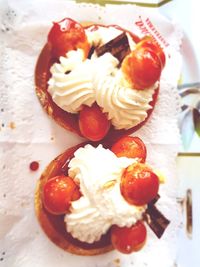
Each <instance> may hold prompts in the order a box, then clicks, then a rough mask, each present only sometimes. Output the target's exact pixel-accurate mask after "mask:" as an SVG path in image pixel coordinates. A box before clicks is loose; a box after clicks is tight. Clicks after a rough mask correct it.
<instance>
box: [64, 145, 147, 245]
mask: <svg viewBox="0 0 200 267" xmlns="http://www.w3.org/2000/svg"><path fill="white" fill-rule="evenodd" d="M101 162H102V164H103V167H102V168H101V166H99V163H101ZM134 162H136V160H135V159H130V158H126V157H121V158H118V157H117V156H116V155H115V154H114V153H113V152H112V151H110V150H108V149H104V148H103V147H102V145H99V146H98V147H97V148H95V147H93V146H91V145H86V146H85V147H84V148H79V149H78V150H77V151H76V152H75V155H74V158H73V159H72V160H71V161H70V163H69V176H70V177H72V178H74V179H75V180H76V181H77V182H78V183H80V190H81V192H82V194H83V196H82V197H81V198H80V199H78V200H76V201H73V202H72V206H71V210H70V213H69V214H66V215H65V222H66V228H67V231H68V232H70V233H71V235H72V236H73V237H74V238H77V239H79V240H80V241H83V242H87V243H93V242H94V241H98V240H99V239H100V238H101V236H102V235H103V234H105V233H106V232H107V231H108V229H109V228H110V227H111V226H112V225H113V224H116V225H118V226H121V227H123V226H127V227H130V226H131V225H133V224H134V223H136V222H137V221H138V220H139V219H141V217H142V214H143V212H144V211H145V208H146V206H140V207H139V206H134V205H130V204H129V203H128V202H126V201H125V200H124V198H123V197H122V195H121V192H120V179H121V176H122V174H123V171H124V170H125V168H126V167H128V166H129V165H131V164H132V163H134Z"/></svg>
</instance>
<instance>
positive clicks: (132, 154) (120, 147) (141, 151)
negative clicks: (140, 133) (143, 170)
mask: <svg viewBox="0 0 200 267" xmlns="http://www.w3.org/2000/svg"><path fill="white" fill-rule="evenodd" d="M111 150H112V152H114V153H115V155H117V157H127V158H138V159H139V161H140V162H145V159H146V154H147V152H146V146H145V144H144V143H143V142H142V140H141V139H140V138H139V137H135V136H134V137H132V136H124V137H122V138H121V139H119V140H118V141H117V142H116V143H115V144H114V145H113V146H112V148H111Z"/></svg>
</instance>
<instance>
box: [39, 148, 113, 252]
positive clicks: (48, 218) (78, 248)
mask: <svg viewBox="0 0 200 267" xmlns="http://www.w3.org/2000/svg"><path fill="white" fill-rule="evenodd" d="M85 145H86V143H82V144H80V145H77V146H75V147H72V148H70V149H68V150H66V151H65V152H64V153H62V154H61V155H59V156H58V157H56V158H55V159H54V160H53V161H51V162H50V164H49V165H48V166H47V168H46V169H45V170H44V172H43V173H42V175H41V177H40V179H39V181H38V183H37V187H36V191H35V212H36V216H37V218H38V221H39V223H40V225H41V227H42V229H43V231H44V232H45V234H46V235H47V236H48V238H49V239H50V240H51V241H52V242H53V243H54V244H55V245H57V246H59V247H60V248H62V249H64V250H65V251H67V252H70V253H72V254H76V255H82V256H93V255H99V254H103V253H106V252H109V251H111V250H113V247H112V245H111V241H110V232H109V231H108V232H107V234H105V235H104V236H102V238H101V239H100V240H99V241H98V242H94V243H92V244H88V243H84V242H81V241H79V240H77V239H75V238H73V237H72V236H71V235H70V233H67V231H66V226H65V222H64V215H53V214H50V213H49V212H48V211H47V210H46V209H45V208H44V206H43V204H42V191H43V186H44V184H45V183H46V181H47V180H48V179H50V178H52V177H54V176H57V175H61V174H67V170H68V163H69V161H70V159H71V158H72V157H73V155H74V152H75V151H76V150H77V149H78V148H80V147H83V146H85Z"/></svg>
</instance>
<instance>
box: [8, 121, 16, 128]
mask: <svg viewBox="0 0 200 267" xmlns="http://www.w3.org/2000/svg"><path fill="white" fill-rule="evenodd" d="M9 127H10V129H12V130H13V129H15V128H16V124H15V123H14V122H13V121H11V122H10V123H9Z"/></svg>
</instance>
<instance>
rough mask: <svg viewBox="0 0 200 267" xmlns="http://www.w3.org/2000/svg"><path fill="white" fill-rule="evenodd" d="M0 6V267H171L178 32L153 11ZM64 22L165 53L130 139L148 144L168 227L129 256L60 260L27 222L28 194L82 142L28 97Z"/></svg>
mask: <svg viewBox="0 0 200 267" xmlns="http://www.w3.org/2000/svg"><path fill="white" fill-rule="evenodd" d="M0 5H1V8H0V21H1V25H0V40H1V42H0V48H1V50H0V59H1V64H0V84H1V86H0V94H1V98H0V122H1V126H0V143H1V150H0V153H1V162H0V169H1V180H0V266H4V267H7V266H8V267H27V266H29V267H31V266H33V267H40V266H41V267H44V266H48V267H54V266H59V267H62V266H63V267H64V266H70V267H79V266H81V267H84V266H86V267H94V266H101V267H109V266H122V267H123V266H126V267H128V266H137V267H142V266H148V267H157V266H162V267H170V266H173V263H174V260H175V258H176V248H177V247H176V239H177V229H178V228H179V226H180V214H179V208H178V205H177V204H176V189H177V179H176V166H175V158H176V154H177V151H178V145H179V131H178V128H177V113H178V111H179V99H178V94H177V92H176V84H177V80H178V78H179V74H180V68H181V57H180V54H179V46H180V43H181V31H180V30H179V28H178V27H177V26H176V25H174V24H173V23H172V22H170V21H168V20H167V19H165V18H164V17H162V16H161V15H160V14H159V13H158V12H157V10H152V9H148V8H146V9H145V8H141V7H136V6H133V5H120V6H113V5H107V6H105V7H100V6H98V5H92V4H80V5H77V4H75V3H73V2H69V1H66V0H65V1H62V0H59V1H58V0H57V1H56V0H48V1H47V0H43V1H36V0H34V1H27V0H18V1H14V0H10V1H1V3H0ZM64 17H71V18H73V19H75V20H78V21H86V20H87V21H94V22H98V23H103V24H118V25H120V26H122V27H124V28H127V29H129V30H131V31H133V32H134V33H136V34H137V35H139V36H142V35H143V34H142V31H144V30H145V31H149V32H150V33H152V34H153V35H154V36H155V37H156V38H158V36H159V38H158V41H160V40H162V41H161V44H163V42H164V44H165V46H166V47H165V52H166V55H167V64H166V67H165V70H164V72H163V75H162V79H161V86H160V87H161V88H160V94H159V99H158V102H157V104H156V107H155V110H154V112H153V115H152V116H151V118H150V120H149V121H148V122H147V123H146V124H145V126H144V127H143V128H141V129H140V130H139V131H137V132H136V133H135V134H134V135H138V136H140V137H141V138H142V139H143V140H144V142H145V143H146V144H147V148H148V162H149V163H150V164H152V165H153V166H155V167H156V168H159V169H160V170H162V172H163V173H164V174H165V175H166V177H167V181H166V184H165V185H163V186H161V195H162V198H161V199H160V200H159V202H158V204H157V205H158V207H159V209H160V210H161V211H162V212H163V214H165V215H166V217H167V218H169V219H170V220H171V224H170V225H169V227H168V228H167V230H166V232H165V234H164V236H163V237H162V238H161V239H160V240H158V239H157V238H156V237H155V236H154V234H153V233H152V232H151V231H148V240H147V244H146V246H145V248H144V249H143V250H142V251H140V252H138V253H135V254H132V255H129V256H127V255H122V254H120V253H118V252H116V251H113V252H110V253H107V254H105V255H103V256H94V257H84V258H83V257H79V256H76V255H71V254H69V253H67V252H64V251H62V250H61V249H59V248H58V247H56V246H55V245H54V244H52V243H51V241H49V240H48V238H47V237H46V236H45V234H44V233H43V231H42V230H41V228H40V226H39V224H38V222H37V219H36V217H35V214H34V190H35V186H36V181H37V179H39V177H40V174H41V173H42V171H43V169H44V168H45V166H46V165H47V164H48V163H49V162H50V161H51V160H52V159H53V158H54V157H56V156H57V155H58V154H59V153H61V152H62V151H64V150H65V149H66V148H68V147H70V146H73V145H75V144H77V143H80V142H81V141H82V140H83V139H82V138H80V137H78V136H76V135H74V134H72V133H70V132H67V131H65V130H64V129H62V128H61V127H60V126H58V125H57V124H56V123H55V122H54V121H53V120H52V119H51V118H49V117H48V116H47V115H46V113H45V112H44V111H43V110H42V107H41V106H40V103H39V101H38V99H37V97H36V95H35V91H34V68H35V64H36V60H37V57H38V55H39V53H40V51H41V49H42V47H43V45H44V44H45V42H46V38H47V33H48V31H49V29H50V27H51V25H52V21H57V20H61V19H62V18H64ZM34 160H36V161H38V162H39V163H40V168H39V170H38V171H37V172H31V171H30V169H29V163H30V162H32V161H34ZM116 259H118V260H116ZM119 262H120V263H119Z"/></svg>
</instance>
